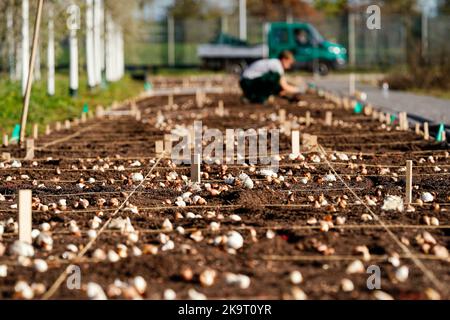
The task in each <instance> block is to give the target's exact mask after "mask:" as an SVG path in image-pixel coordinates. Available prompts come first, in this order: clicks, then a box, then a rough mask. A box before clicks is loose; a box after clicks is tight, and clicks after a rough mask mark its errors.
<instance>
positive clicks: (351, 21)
mask: <svg viewBox="0 0 450 320" xmlns="http://www.w3.org/2000/svg"><path fill="white" fill-rule="evenodd" d="M355 20H356V19H355V14H354V13H352V12H350V13H349V14H348V47H349V51H350V52H349V62H350V66H351V67H354V66H355V65H356V30H355Z"/></svg>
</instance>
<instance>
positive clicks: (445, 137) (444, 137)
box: [441, 130, 447, 142]
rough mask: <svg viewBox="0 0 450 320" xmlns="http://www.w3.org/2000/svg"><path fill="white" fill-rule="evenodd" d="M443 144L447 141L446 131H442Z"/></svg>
mask: <svg viewBox="0 0 450 320" xmlns="http://www.w3.org/2000/svg"><path fill="white" fill-rule="evenodd" d="M441 140H442V141H443V142H444V141H447V133H446V132H445V130H444V131H442V139H441Z"/></svg>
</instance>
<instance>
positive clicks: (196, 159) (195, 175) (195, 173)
mask: <svg viewBox="0 0 450 320" xmlns="http://www.w3.org/2000/svg"><path fill="white" fill-rule="evenodd" d="M201 162H202V158H201V155H200V154H195V153H193V154H192V161H191V181H192V182H193V183H201V171H200V166H201Z"/></svg>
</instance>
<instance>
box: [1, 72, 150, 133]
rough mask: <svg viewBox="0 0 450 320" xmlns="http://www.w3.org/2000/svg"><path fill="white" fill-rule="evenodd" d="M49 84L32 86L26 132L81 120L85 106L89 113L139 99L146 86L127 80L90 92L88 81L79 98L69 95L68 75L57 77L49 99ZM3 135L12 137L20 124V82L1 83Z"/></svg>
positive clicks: (43, 82)
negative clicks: (101, 107) (97, 107)
mask: <svg viewBox="0 0 450 320" xmlns="http://www.w3.org/2000/svg"><path fill="white" fill-rule="evenodd" d="M46 88H47V82H46V81H45V79H44V78H43V79H42V80H41V81H36V82H35V83H34V84H33V89H32V95H31V101H30V109H29V115H28V126H27V131H28V132H30V128H31V124H33V123H37V124H39V125H40V130H43V129H44V126H45V125H46V124H50V123H54V122H56V121H63V120H66V119H73V118H76V117H79V116H80V115H81V113H82V110H83V105H84V104H85V103H87V104H88V105H89V108H90V110H94V109H95V106H97V105H103V106H107V105H110V104H111V103H112V102H114V101H120V100H124V99H126V98H128V97H131V96H134V95H137V94H138V93H139V92H141V91H142V90H143V83H142V82H138V81H134V80H132V79H131V78H130V77H128V76H126V77H125V78H124V79H122V80H121V81H119V82H116V83H110V84H108V85H107V87H106V88H104V89H101V88H97V89H95V90H93V91H91V90H89V89H88V88H87V84H86V79H84V78H82V79H80V89H79V92H78V97H76V98H72V97H70V95H69V89H68V88H69V79H68V76H67V75H63V74H61V75H57V79H56V94H55V96H53V97H50V96H48V95H47V90H46ZM0 101H1V102H0V110H1V112H0V132H4V133H7V134H11V133H12V130H13V127H14V125H15V124H19V123H20V116H21V112H22V106H23V100H22V94H21V85H20V82H10V81H7V80H0Z"/></svg>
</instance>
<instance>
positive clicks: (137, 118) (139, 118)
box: [135, 110, 142, 121]
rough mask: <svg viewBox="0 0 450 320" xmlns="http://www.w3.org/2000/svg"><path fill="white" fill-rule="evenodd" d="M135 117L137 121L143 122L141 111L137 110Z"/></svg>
mask: <svg viewBox="0 0 450 320" xmlns="http://www.w3.org/2000/svg"><path fill="white" fill-rule="evenodd" d="M135 117H136V121H141V120H142V115H141V111H140V110H136V112H135Z"/></svg>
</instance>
